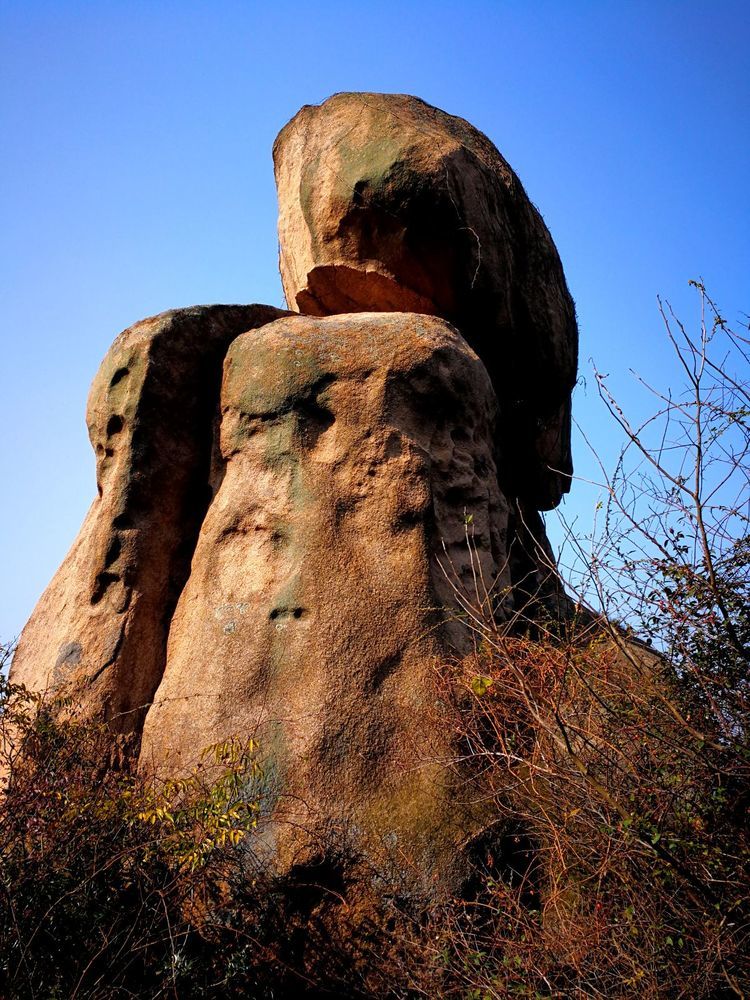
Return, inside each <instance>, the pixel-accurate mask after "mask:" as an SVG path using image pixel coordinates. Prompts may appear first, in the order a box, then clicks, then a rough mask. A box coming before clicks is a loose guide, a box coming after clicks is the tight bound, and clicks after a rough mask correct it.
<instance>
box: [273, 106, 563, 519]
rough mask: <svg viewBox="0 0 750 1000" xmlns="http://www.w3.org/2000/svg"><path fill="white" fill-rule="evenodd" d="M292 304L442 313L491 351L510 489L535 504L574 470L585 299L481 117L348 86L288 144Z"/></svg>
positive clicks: (487, 356) (308, 114)
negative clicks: (574, 292) (571, 286)
mask: <svg viewBox="0 0 750 1000" xmlns="http://www.w3.org/2000/svg"><path fill="white" fill-rule="evenodd" d="M273 152H274V164H275V168H276V183H277V186H278V190H279V240H280V244H281V257H280V265H281V277H282V281H283V284H284V291H285V293H286V297H287V301H288V303H289V305H290V308H295V307H296V308H298V309H299V310H300V312H302V313H308V314H309V315H313V316H326V315H330V314H331V313H345V312H355V311H360V310H364V311H369V310H372V309H378V310H384V311H389V310H401V311H405V312H419V313H432V314H434V315H437V316H442V317H444V318H445V319H447V320H449V321H450V322H451V323H453V324H455V325H456V326H457V327H458V329H459V330H460V331H461V333H462V334H463V335H464V336H465V337H466V339H467V340H468V341H469V343H470V344H471V346H472V347H473V348H474V350H475V351H476V352H477V354H478V355H479V357H480V358H481V359H482V361H484V363H485V365H486V366H487V369H488V371H489V374H490V377H491V378H492V381H493V383H494V385H495V389H496V391H497V394H498V399H499V402H500V421H499V425H498V431H499V434H498V445H499V450H500V457H499V460H498V465H499V468H500V473H501V477H502V483H503V488H504V490H505V492H506V493H507V494H508V495H510V496H518V497H521V498H522V499H523V500H524V501H527V502H528V503H529V504H530V505H532V506H533V507H534V508H535V509H537V510H546V509H549V508H551V507H554V506H556V505H557V504H558V503H559V501H560V497H561V495H562V493H563V492H566V491H567V490H568V487H569V483H570V475H571V473H572V465H571V458H570V392H571V389H572V387H573V384H574V382H575V378H576V367H577V346H578V335H577V328H576V321H575V309H574V306H573V301H572V299H571V297H570V294H569V292H568V289H567V286H566V284H565V278H564V275H563V270H562V265H561V263H560V258H559V257H558V254H557V250H556V249H555V245H554V243H553V242H552V238H551V236H550V235H549V232H548V230H547V227H546V226H545V224H544V222H543V220H542V217H541V216H540V215H539V213H538V212H537V211H536V209H535V208H534V206H533V205H532V204H531V202H530V201H529V199H528V197H527V196H526V193H525V191H524V189H523V187H522V186H521V182H520V181H519V179H518V178H517V177H516V175H515V174H514V173H513V171H512V170H511V168H510V167H509V166H508V164H507V163H506V161H505V160H504V159H503V157H502V156H501V155H500V153H499V152H498V151H497V149H496V148H495V147H494V146H493V145H492V143H491V142H490V141H489V140H488V139H487V137H486V136H484V135H482V133H481V132H479V131H478V130H477V129H475V128H474V127H473V126H472V125H470V124H469V123H468V122H466V121H464V120H463V119H462V118H455V117H453V116H452V115H447V114H446V113H445V112H443V111H439V110H438V109H437V108H433V107H430V105H429V104H425V103H424V101H420V100H418V99H417V98H414V97H408V96H406V95H403V94H336V95H335V96H334V97H331V98H330V99H329V100H327V101H325V102H324V103H323V104H321V105H319V106H309V105H308V106H306V107H304V108H302V110H301V111H300V112H299V113H298V114H297V115H295V117H294V118H293V119H292V120H291V121H290V122H289V124H288V125H286V126H285V127H284V128H283V129H282V130H281V133H280V134H279V136H278V138H277V140H276V142H275V144H274V151H273Z"/></svg>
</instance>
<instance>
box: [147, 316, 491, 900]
mask: <svg viewBox="0 0 750 1000" xmlns="http://www.w3.org/2000/svg"><path fill="white" fill-rule="evenodd" d="M495 406H496V404H495V398H494V393H493V391H492V386H491V383H490V380H489V378H488V376H487V373H486V370H485V368H484V366H483V365H482V363H481V362H480V361H479V359H478V358H477V356H476V355H475V354H474V352H473V351H472V350H471V349H470V348H469V347H468V345H467V344H466V342H465V341H464V340H463V338H462V337H461V336H460V335H459V334H458V333H457V331H455V330H454V329H453V328H452V327H451V326H449V325H448V324H447V323H445V322H444V321H442V320H440V319H437V318H433V317H428V316H419V315H407V314H402V313H399V314H357V315H349V316H335V317H330V318H327V319H313V318H301V317H290V318H288V319H281V320H278V321H277V322H275V323H272V324H270V325H268V326H265V327H263V328H262V329H261V330H258V331H254V332H251V333H247V334H244V335H242V336H241V337H239V338H238V339H237V340H236V341H235V342H234V343H233V344H232V346H231V348H230V350H229V353H228V355H227V359H226V362H225V366H224V380H223V385H222V393H221V411H222V417H221V460H222V463H223V472H222V478H221V485H220V486H219V488H218V491H217V493H216V496H215V497H214V500H213V502H212V504H211V506H210V508H209V511H208V513H207V515H206V519H205V521H204V523H203V526H202V528H201V531H200V537H199V539H198V544H197V547H196V550H195V555H194V558H193V567H192V572H191V575H190V579H189V581H188V583H187V585H186V587H185V589H184V591H183V593H182V596H181V598H180V601H179V603H178V606H177V610H176V612H175V615H174V619H173V622H172V627H171V631H170V636H169V647H168V655H167V667H166V671H165V673H164V678H163V680H162V682H161V684H160V685H159V688H158V690H157V692H156V695H155V698H154V704H153V706H152V708H151V709H150V710H149V713H148V716H147V718H146V723H145V728H144V732H143V742H142V752H141V760H142V764H143V766H146V767H147V768H151V767H152V766H154V765H156V766H157V768H158V767H161V768H162V769H166V770H167V771H170V770H174V769H177V770H178V771H182V770H184V769H185V768H187V767H189V766H190V765H192V764H193V763H195V759H196V754H197V751H198V750H199V749H200V748H201V747H203V746H206V745H207V744H209V743H212V742H214V741H216V740H223V739H225V738H227V737H229V736H231V735H233V734H235V733H242V734H244V735H255V736H257V738H258V739H259V741H260V745H261V748H262V750H263V757H264V760H265V764H264V781H265V782H266V786H265V790H264V792H263V795H264V796H265V806H266V810H267V812H268V813H269V814H270V816H271V822H270V823H269V824H268V826H267V827H266V830H265V837H266V847H267V849H268V850H269V851H270V852H271V854H272V856H274V857H275V858H276V863H277V864H278V865H279V866H280V867H281V868H284V867H286V868H289V867H290V866H291V865H293V864H298V863H300V858H303V859H304V858H305V857H306V856H307V855H308V854H310V855H313V854H314V853H315V850H316V849H317V845H318V844H319V843H320V841H321V839H325V838H326V837H327V836H330V833H331V831H332V830H333V831H335V839H336V840H337V841H338V842H339V843H341V842H343V841H345V840H347V839H351V840H352V841H353V842H356V843H357V844H358V845H359V847H362V846H363V845H364V846H365V847H366V849H367V851H368V854H369V855H370V856H377V855H378V854H379V853H381V854H382V853H383V852H384V851H385V847H386V846H388V847H389V849H390V850H393V848H394V847H396V846H397V847H398V850H399V852H403V854H404V856H409V857H411V858H412V859H413V861H414V865H415V870H417V871H419V872H421V873H422V876H423V877H428V873H429V877H432V876H434V877H436V878H437V877H439V879H440V880H441V883H442V884H443V885H444V886H449V885H451V884H453V883H452V882H451V880H452V879H453V882H455V879H457V878H458V877H459V875H460V871H459V868H460V866H459V863H458V856H457V850H458V846H459V844H460V842H461V840H462V837H464V836H465V822H464V821H465V816H464V810H465V808H466V805H465V802H464V800H465V798H466V796H465V795H463V796H462V795H461V794H460V789H457V788H456V787H454V786H453V785H451V783H450V782H449V780H448V777H447V774H446V772H445V770H444V761H445V758H446V757H447V756H449V755H450V747H449V738H450V733H449V732H448V731H447V729H448V728H449V727H446V725H445V720H444V719H440V718H439V716H440V713H439V711H438V710H437V709H436V704H437V703H439V697H440V695H439V691H440V682H439V677H440V672H439V670H438V669H437V668H438V666H439V665H440V664H441V663H444V662H445V660H446V657H447V656H449V655H451V653H453V652H456V651H459V652H460V651H461V650H465V649H467V648H468V646H469V645H470V633H469V631H468V629H466V628H465V626H463V625H460V626H459V625H457V624H456V622H455V620H453V621H452V620H451V619H452V618H453V614H454V612H453V611H452V610H451V609H454V608H455V606H456V603H457V602H456V597H455V592H454V588H457V589H458V590H459V591H461V592H462V593H465V594H466V595H468V597H469V599H470V600H472V602H473V601H475V600H476V594H475V584H474V579H475V577H479V578H483V579H484V580H486V581H487V582H488V583H489V582H490V581H492V582H494V583H495V586H496V593H497V596H496V598H495V602H496V603H499V602H500V601H501V600H502V595H503V592H504V591H505V592H507V584H508V580H507V578H506V576H505V575H504V574H505V572H506V571H505V569H504V560H503V556H504V552H505V532H506V526H507V504H506V501H505V500H504V498H503V496H502V495H501V494H500V491H499V488H498V485H497V474H496V469H495V466H494V461H493V445H492V441H493V434H494V425H495V415H496V414H495ZM469 513H470V514H471V526H472V532H473V537H474V548H475V553H476V555H475V557H474V558H473V559H472V557H471V554H470V552H469V549H468V547H467V544H466V537H465V533H466V524H465V522H466V520H467V514H469ZM462 803H464V804H462ZM302 831H304V833H303V832H302ZM454 888H455V885H454Z"/></svg>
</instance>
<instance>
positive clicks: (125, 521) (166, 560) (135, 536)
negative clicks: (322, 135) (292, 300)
mask: <svg viewBox="0 0 750 1000" xmlns="http://www.w3.org/2000/svg"><path fill="white" fill-rule="evenodd" d="M282 315H284V313H283V312H281V311H280V310H278V309H273V308H271V307H269V306H207V307H195V308H192V309H178V310H174V311H172V312H167V313H163V314H162V315H160V316H155V317H153V318H151V319H147V320H144V321H143V322H141V323H137V324H136V325H135V326H133V327H131V328H130V329H128V330H125V331H124V332H123V333H121V334H120V336H119V337H118V338H117V339H116V340H115V342H114V344H113V345H112V348H111V349H110V351H109V353H108V354H107V356H106V358H105V359H104V361H103V362H102V365H101V367H100V369H99V372H98V373H97V375H96V378H95V379H94V382H93V385H92V387H91V392H90V394H89V401H88V409H87V424H88V430H89V437H90V439H91V444H92V446H93V448H94V451H95V453H96V479H97V487H98V494H99V495H98V497H97V498H96V499H95V500H94V502H93V504H92V506H91V508H90V510H89V512H88V514H87V516H86V519H85V521H84V523H83V526H82V527H81V530H80V533H79V535H78V538H77V539H76V541H75V543H74V544H73V547H72V549H71V551H70V552H69V554H68V556H67V557H66V559H65V561H64V562H63V564H62V566H61V567H60V569H59V570H58V572H57V574H56V575H55V577H54V578H53V580H52V582H51V583H50V585H49V587H48V588H47V590H46V591H45V593H44V594H43V596H42V597H41V599H40V601H39V603H38V605H37V607H36V609H35V610H34V613H33V614H32V616H31V619H30V620H29V622H28V624H27V625H26V628H25V629H24V631H23V633H22V635H21V639H20V641H19V644H18V649H17V651H16V654H15V657H14V659H13V667H12V673H11V677H12V680H13V681H14V682H16V683H22V684H25V685H26V686H27V687H29V688H31V689H33V690H37V691H49V692H52V691H56V690H58V689H59V688H60V686H61V685H62V684H67V685H72V686H75V688H76V689H77V690H78V701H79V705H80V708H81V709H82V710H83V711H84V712H85V713H86V714H90V715H97V714H103V716H104V717H105V718H106V719H108V720H109V721H110V723H111V724H112V726H113V728H116V729H121V730H130V729H138V728H139V726H140V723H141V722H142V718H143V715H144V713H145V709H146V706H147V705H148V704H149V703H150V701H151V699H152V697H153V693H154V691H155V690H156V686H157V684H158V683H159V680H160V679H161V674H162V671H163V668H164V654H165V648H166V638H167V631H168V628H169V622H170V620H171V617H172V612H173V610H174V607H175V604H176V602H177V598H178V596H179V594H180V591H181V589H182V587H183V585H184V583H185V580H186V579H187V576H188V573H189V570H190V559H191V556H192V552H193V547H194V545H195V540H196V538H197V535H198V529H199V528H200V525H201V522H202V520H203V516H204V514H205V511H206V508H207V506H208V503H209V500H210V498H211V489H210V486H209V474H210V465H211V449H212V443H213V426H214V415H215V412H216V409H217V406H218V396H219V386H220V379H221V365H222V361H223V358H224V354H225V352H226V349H227V346H228V344H229V343H230V342H231V341H232V340H233V339H234V338H235V337H236V336H237V335H238V334H240V333H242V332H243V331H245V330H249V329H251V328H253V327H257V326H259V325H261V324H262V323H266V322H269V321H271V320H274V319H276V318H277V317H279V316H282Z"/></svg>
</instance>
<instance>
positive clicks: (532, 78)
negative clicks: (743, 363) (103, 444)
mask: <svg viewBox="0 0 750 1000" xmlns="http://www.w3.org/2000/svg"><path fill="white" fill-rule="evenodd" d="M749 47H750V4H747V2H736V3H733V2H718V3H712V4H706V3H695V2H692V0H686V2H682V3H676V2H675V3H667V2H658V0H652V2H650V3H638V2H618V3H614V2H606V0H603V2H598V3H594V2H556V3H552V2H536V3H535V2H500V0H496V2H493V3H489V2H485V3H482V2H475V0H465V2H463V3H461V4H457V3H443V2H439V0H432V2H430V3H423V2H414V3H409V2H401V3H388V2H386V3H371V4H351V3H350V4H346V3H337V2H328V0H319V2H317V3H314V4H313V3H296V2H284V0H279V2H275V3H253V2H245V3H227V2H222V0H214V2H212V3H208V2H205V3H191V2H188V0H183V2H180V3H169V2H158V0H152V2H149V3H140V2H138V0H130V2H127V3H125V2H121V3H115V2H107V0H97V2H89V3H74V2H65V0H56V2H50V3H43V2H35V0H18V2H13V0H0V126H1V128H2V135H3V138H4V142H3V156H2V157H1V158H0V191H2V196H1V197H2V218H1V225H0V291H1V293H2V303H3V309H2V392H0V407H1V408H2V412H1V413H0V426H2V436H1V438H0V449H1V453H0V460H1V461H2V466H1V467H2V469H3V470H4V483H3V489H2V491H0V558H1V559H2V573H0V639H4V640H8V639H11V638H13V637H14V636H15V635H17V634H18V632H19V631H20V629H21V627H22V626H23V623H24V621H25V620H26V618H27V617H28V615H29V614H30V612H31V610H32V608H33V605H34V603H35V601H36V599H37V598H38V596H39V595H40V593H41V591H42V590H43V588H44V586H45V585H46V584H47V582H48V581H49V579H50V577H51V576H52V574H53V572H54V571H55V569H56V568H57V566H58V565H59V563H60V561H61V560H62V558H63V557H64V555H65V553H66V551H67V549H68V547H69V545H70V544H71V542H72V541H73V538H74V537H75V534H76V532H77V530H78V527H79V525H80V522H81V520H82V518H83V515H84V513H85V511H86V509H87V507H88V504H89V502H90V501H91V499H92V497H93V495H94V492H95V484H94V472H93V469H94V463H93V456H92V454H91V451H90V448H89V445H88V441H87V438H86V430H85V424H84V409H85V402H86V394H87V390H88V386H89V383H90V381H91V379H92V377H93V375H94V373H95V371H96V369H97V367H98V365H99V362H100V361H101V359H102V357H103V356H104V354H105V352H106V350H107V348H108V346H109V344H110V343H111V341H112V340H113V338H114V337H115V335H116V334H117V333H118V332H119V331H120V330H121V329H123V328H124V327H126V326H129V325H130V324H131V323H133V322H135V321H136V320H138V319H140V318H142V317H144V316H147V315H150V314H153V313H156V312H159V311H161V310H163V309H167V308H172V307H176V306H186V305H191V304H194V303H209V302H251V301H259V302H268V303H271V304H276V305H280V304H281V303H282V294H281V287H280V282H279V278H278V269H277V240H276V232H275V223H276V201H275V191H274V185H273V171H272V164H271V144H272V142H273V139H274V137H275V135H276V133H277V132H278V130H279V129H280V128H281V126H282V125H283V124H284V123H285V122H286V121H287V120H288V119H289V118H290V117H291V116H292V115H293V114H294V113H295V112H296V111H297V109H298V108H299V107H300V106H301V105H302V104H310V103H318V102H319V101H321V100H323V99H324V98H325V97H327V96H329V95H330V94H331V93H334V92H335V91H339V90H375V91H390V92H407V93H412V94H417V95H418V96H420V97H423V98H424V99H425V100H427V101H429V102H431V103H433V104H436V105H438V106H439V107H442V108H444V109H445V110H447V111H449V112H452V113H454V114H459V115H461V116H463V117H465V118H468V119H469V120H470V121H471V122H473V123H474V124H475V125H477V126H478V127H479V128H481V129H482V130H483V131H484V132H485V133H486V134H487V135H488V136H489V137H490V138H491V139H492V140H493V141H494V142H495V143H496V145H497V146H498V147H499V149H500V150H501V152H502V153H503V154H504V156H505V157H506V158H507V159H508V160H509V162H510V163H511V165H512V166H513V167H514V169H515V170H516V172H517V173H518V174H519V175H520V177H521V179H522V181H523V183H524V185H525V187H526V189H527V191H528V193H529V195H530V197H531V198H532V200H533V201H534V202H535V204H536V205H537V206H538V207H539V209H540V210H541V212H542V214H543V215H544V217H545V219H546V221H547V224H548V225H549V227H550V230H551V232H552V235H553V237H554V239H555V241H556V243H557V246H558V248H559V250H560V254H561V256H562V260H563V264H564V266H565V270H566V274H567V277H568V282H569V285H570V287H571V291H572V293H573V296H574V298H575V300H576V304H577V308H578V316H579V322H580V329H581V375H582V376H584V378H585V377H586V376H589V375H590V363H589V359H590V358H592V357H593V358H594V359H595V361H596V363H597V364H598V366H599V367H600V368H601V369H603V370H605V371H608V372H610V373H611V379H612V382H613V384H614V386H615V388H616V389H617V391H618V392H619V393H620V395H621V396H622V398H623V399H624V400H625V402H626V403H627V404H628V405H629V406H630V407H631V408H633V409H634V410H636V412H637V411H638V410H639V408H641V407H642V406H643V401H642V400H641V398H640V397H639V395H638V394H637V392H636V391H635V390H634V389H633V388H632V383H631V382H630V381H629V378H628V374H627V373H628V369H629V368H634V369H636V370H637V371H639V372H641V373H643V374H645V375H647V376H649V377H650V378H652V379H654V380H656V381H658V382H660V383H661V384H663V385H668V384H671V383H672V382H676V371H675V369H674V367H673V366H672V363H671V359H670V356H669V353H668V350H667V347H666V344H665V338H664V336H663V332H662V328H661V324H660V320H659V317H658V313H657V310H656V295H657V293H661V294H662V295H663V296H665V297H667V298H669V299H670V300H671V301H672V303H673V304H674V306H675V309H676V310H677V311H678V312H679V313H680V314H681V315H682V316H683V317H684V318H685V320H686V321H687V322H690V321H692V320H694V319H695V317H696V303H695V296H694V294H692V293H691V292H690V291H689V289H688V287H687V282H688V279H689V278H693V277H696V276H698V275H702V276H703V278H704V279H705V281H706V283H707V285H708V287H709V289H710V290H711V292H712V294H713V296H714V297H715V298H716V299H717V300H718V301H719V302H720V303H721V304H722V305H723V307H724V310H725V313H726V314H727V316H728V317H729V318H731V319H733V318H735V317H737V316H738V315H740V314H741V312H742V311H743V310H744V311H747V312H750V227H749V226H748V223H749V222H750V183H749V182H750V72H748V70H749V68H750V67H749V66H748V49H749ZM575 415H576V418H577V419H578V421H579V422H580V423H581V424H582V426H584V427H585V428H586V432H587V434H588V435H589V436H590V437H591V438H592V440H593V442H594V443H595V445H596V447H597V448H598V449H599V450H600V451H601V452H602V453H603V455H604V457H605V459H606V460H611V458H612V456H613V454H614V451H615V449H616V444H617V438H616V435H615V433H614V431H613V429H612V427H611V425H609V424H608V423H607V421H606V419H605V417H604V414H603V410H602V408H601V406H600V405H599V403H598V401H597V399H596V396H595V393H594V391H593V388H592V385H591V379H590V378H588V382H587V384H586V383H584V382H583V381H582V383H581V386H580V387H579V389H578V390H577V392H576V399H575ZM574 454H575V458H576V464H577V471H578V472H579V473H580V474H581V475H582V476H584V477H585V478H593V477H594V475H595V470H594V466H593V465H592V463H591V461H590V459H589V458H588V457H587V455H586V453H585V448H584V447H583V446H582V444H581V443H580V442H578V443H577V444H576V448H575V453H574ZM595 501H596V491H592V490H591V489H589V488H587V487H586V486H585V485H583V484H577V485H575V486H574V489H573V494H572V496H571V497H570V498H569V499H568V500H567V501H566V504H565V512H566V516H567V517H568V518H569V519H573V520H575V521H576V524H577V526H578V528H579V530H580V531H581V532H585V531H586V530H587V529H588V527H589V526H590V523H591V517H592V510H593V506H594V504H595ZM554 522H555V518H554V517H553V516H550V517H549V518H548V523H549V525H550V530H551V532H552V534H553V536H555V537H556V536H557V534H558V529H557V527H556V525H555V523H554Z"/></svg>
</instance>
